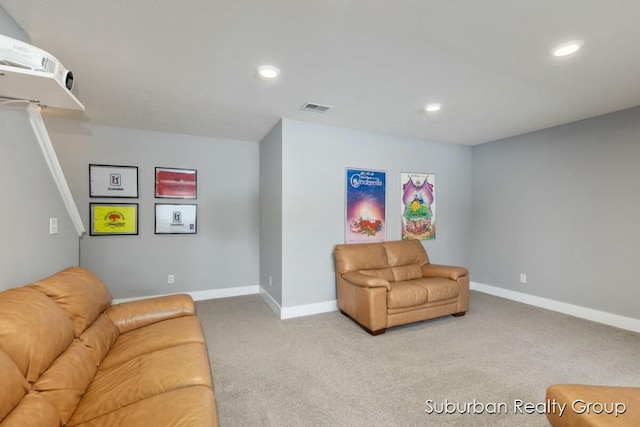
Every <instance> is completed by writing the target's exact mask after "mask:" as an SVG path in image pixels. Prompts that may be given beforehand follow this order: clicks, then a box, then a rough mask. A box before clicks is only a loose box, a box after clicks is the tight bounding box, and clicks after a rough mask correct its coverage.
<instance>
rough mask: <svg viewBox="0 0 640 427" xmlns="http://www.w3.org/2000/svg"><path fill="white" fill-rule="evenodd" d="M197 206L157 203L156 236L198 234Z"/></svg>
mask: <svg viewBox="0 0 640 427" xmlns="http://www.w3.org/2000/svg"><path fill="white" fill-rule="evenodd" d="M197 210H198V206H197V205H172V204H168V203H156V231H155V233H156V234H196V232H197V226H196V212H197Z"/></svg>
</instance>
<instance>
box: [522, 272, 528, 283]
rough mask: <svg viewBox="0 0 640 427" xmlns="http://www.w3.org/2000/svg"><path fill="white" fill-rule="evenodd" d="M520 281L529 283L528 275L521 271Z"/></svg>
mask: <svg viewBox="0 0 640 427" xmlns="http://www.w3.org/2000/svg"><path fill="white" fill-rule="evenodd" d="M520 283H527V275H526V274H524V273H520Z"/></svg>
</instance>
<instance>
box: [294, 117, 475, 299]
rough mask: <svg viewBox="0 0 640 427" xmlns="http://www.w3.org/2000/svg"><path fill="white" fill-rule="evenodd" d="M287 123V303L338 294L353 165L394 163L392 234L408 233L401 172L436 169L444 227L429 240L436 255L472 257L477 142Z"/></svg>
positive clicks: (390, 172) (438, 258) (448, 260)
mask: <svg viewBox="0 0 640 427" xmlns="http://www.w3.org/2000/svg"><path fill="white" fill-rule="evenodd" d="M282 123H283V125H282V128H283V129H282V134H283V150H282V154H283V160H282V211H283V216H282V227H283V230H282V265H283V277H282V300H283V301H282V306H283V307H290V306H296V305H304V304H313V303H319V302H326V301H332V300H335V298H336V295H335V270H334V264H333V248H334V246H335V245H336V243H343V242H344V239H345V235H344V209H345V185H346V184H345V174H346V171H345V170H346V168H347V167H353V168H363V169H379V170H386V171H387V236H386V237H387V240H398V239H400V237H401V234H400V224H401V216H400V215H401V213H400V209H401V205H400V173H401V172H429V173H435V174H436V203H437V211H436V221H437V227H438V235H437V238H436V239H435V240H430V241H424V246H425V248H426V249H427V252H428V253H429V256H430V257H431V260H432V262H434V263H440V264H455V265H463V266H468V265H469V262H470V259H471V245H470V243H471V240H470V235H471V230H470V224H471V148H470V147H462V146H456V145H448V144H438V143H431V142H428V141H424V140H419V139H413V138H404V137H398V136H392V135H385V134H381V133H375V132H365V131H359V130H354V129H347V128H340V127H334V126H325V125H318V124H312V123H307V122H301V121H294V120H288V119H283V120H282ZM472 274H473V272H472Z"/></svg>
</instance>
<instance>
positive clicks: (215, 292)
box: [113, 286, 260, 304]
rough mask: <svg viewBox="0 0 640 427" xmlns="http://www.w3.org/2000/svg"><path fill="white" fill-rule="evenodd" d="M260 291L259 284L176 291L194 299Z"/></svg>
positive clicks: (114, 301)
mask: <svg viewBox="0 0 640 427" xmlns="http://www.w3.org/2000/svg"><path fill="white" fill-rule="evenodd" d="M259 292H260V287H259V286H242V287H239V288H224V289H208V290H206V291H192V292H177V293H180V294H189V295H191V298H193V300H194V301H202V300H207V299H218V298H229V297H238V296H242V295H253V294H257V293H259ZM165 295H171V294H160V295H148V296H144V297H134V298H118V299H114V300H113V304H120V303H123V302H129V301H136V300H140V299H147V298H153V297H162V296H165Z"/></svg>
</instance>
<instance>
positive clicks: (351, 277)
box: [342, 271, 391, 291]
mask: <svg viewBox="0 0 640 427" xmlns="http://www.w3.org/2000/svg"><path fill="white" fill-rule="evenodd" d="M342 278H343V279H344V280H346V281H347V282H350V283H353V284H354V285H358V286H362V287H365V288H387V290H388V291H390V290H391V285H390V284H389V281H388V280H385V279H383V278H381V277H375V276H367V275H366V274H362V273H358V272H357V271H350V272H348V273H343V274H342Z"/></svg>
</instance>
